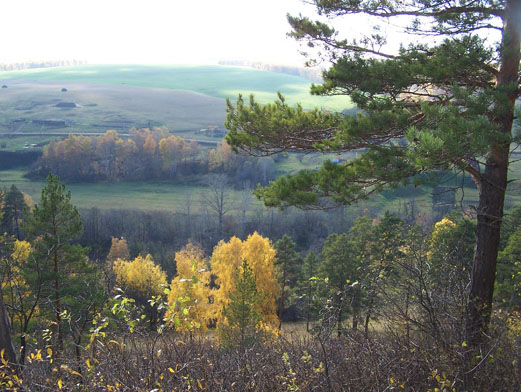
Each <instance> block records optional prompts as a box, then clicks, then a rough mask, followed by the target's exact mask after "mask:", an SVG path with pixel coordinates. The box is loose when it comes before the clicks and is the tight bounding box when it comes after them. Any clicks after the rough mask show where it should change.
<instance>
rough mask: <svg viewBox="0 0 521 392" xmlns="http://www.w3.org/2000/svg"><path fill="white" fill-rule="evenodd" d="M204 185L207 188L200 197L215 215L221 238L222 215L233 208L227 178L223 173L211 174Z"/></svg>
mask: <svg viewBox="0 0 521 392" xmlns="http://www.w3.org/2000/svg"><path fill="white" fill-rule="evenodd" d="M206 185H207V187H208V189H207V191H206V192H205V193H204V194H203V195H202V198H203V201H204V202H205V204H206V206H207V207H208V209H209V210H210V211H212V212H213V213H215V214H216V215H217V224H218V234H219V238H222V236H223V221H224V216H225V215H226V214H227V213H228V212H230V211H231V210H232V209H233V200H232V197H231V189H230V185H229V183H228V178H227V177H226V175H225V174H212V175H210V176H208V178H207V181H206Z"/></svg>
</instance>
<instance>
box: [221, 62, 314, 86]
mask: <svg viewBox="0 0 521 392" xmlns="http://www.w3.org/2000/svg"><path fill="white" fill-rule="evenodd" d="M219 65H233V66H239V67H248V68H254V69H261V70H263V71H270V72H278V73H283V74H287V75H295V76H301V77H303V78H306V79H309V80H311V81H313V82H318V83H321V82H322V72H321V71H320V70H319V69H311V68H304V67H294V66H291V65H280V64H268V63H263V62H260V61H242V60H221V61H219Z"/></svg>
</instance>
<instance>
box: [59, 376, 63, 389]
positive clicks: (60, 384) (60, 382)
mask: <svg viewBox="0 0 521 392" xmlns="http://www.w3.org/2000/svg"><path fill="white" fill-rule="evenodd" d="M62 386H63V384H62V380H61V379H60V378H59V379H58V388H60V389H62Z"/></svg>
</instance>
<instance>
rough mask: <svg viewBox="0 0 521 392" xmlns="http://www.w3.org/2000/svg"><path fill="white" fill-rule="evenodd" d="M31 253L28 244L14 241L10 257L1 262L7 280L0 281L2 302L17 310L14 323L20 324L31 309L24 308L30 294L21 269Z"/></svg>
mask: <svg viewBox="0 0 521 392" xmlns="http://www.w3.org/2000/svg"><path fill="white" fill-rule="evenodd" d="M32 251H33V248H32V247H31V244H30V243H29V242H27V241H15V242H14V244H13V252H12V253H11V257H9V258H3V259H2V260H1V268H2V270H3V272H4V273H5V274H6V278H7V279H4V280H3V281H2V289H3V290H2V291H3V294H4V302H5V303H6V304H9V305H10V306H12V307H13V308H15V309H18V312H17V314H15V316H14V321H15V322H20V323H22V320H23V318H25V316H26V315H27V314H28V313H29V312H30V311H31V307H28V308H27V307H26V306H24V303H25V302H26V301H28V300H30V299H31V298H32V293H31V289H30V287H29V285H28V284H27V282H26V281H25V279H24V277H23V272H22V268H23V266H24V265H25V264H26V263H27V261H28V260H29V257H30V255H31V252H32ZM20 302H23V303H20Z"/></svg>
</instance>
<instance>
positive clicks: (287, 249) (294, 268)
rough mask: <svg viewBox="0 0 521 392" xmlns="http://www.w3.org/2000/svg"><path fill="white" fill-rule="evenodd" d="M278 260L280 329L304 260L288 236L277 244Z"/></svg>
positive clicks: (283, 237)
mask: <svg viewBox="0 0 521 392" xmlns="http://www.w3.org/2000/svg"><path fill="white" fill-rule="evenodd" d="M274 247H275V251H276V252H277V260H276V261H275V266H276V267H277V269H278V271H277V272H278V280H279V285H280V289H281V291H280V301H279V329H280V327H281V325H282V319H283V316H284V309H285V307H286V301H287V300H288V299H289V298H288V297H289V296H290V295H291V291H292V289H293V288H294V287H295V285H296V283H297V278H298V275H299V272H300V267H301V262H302V259H301V258H300V256H299V254H298V253H297V251H296V250H295V242H293V240H292V239H291V237H289V236H288V235H286V234H284V235H283V236H282V238H281V239H280V240H278V241H277V242H275V245H274Z"/></svg>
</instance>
